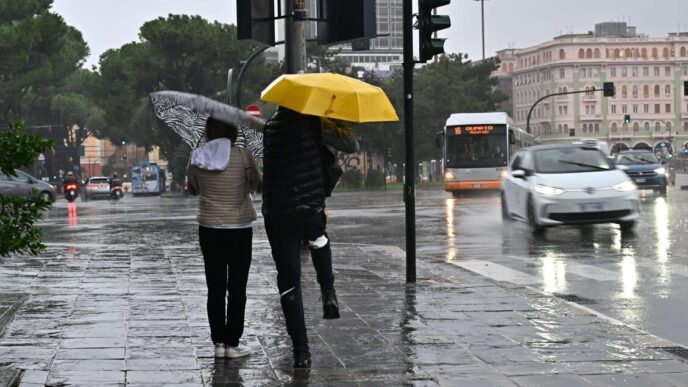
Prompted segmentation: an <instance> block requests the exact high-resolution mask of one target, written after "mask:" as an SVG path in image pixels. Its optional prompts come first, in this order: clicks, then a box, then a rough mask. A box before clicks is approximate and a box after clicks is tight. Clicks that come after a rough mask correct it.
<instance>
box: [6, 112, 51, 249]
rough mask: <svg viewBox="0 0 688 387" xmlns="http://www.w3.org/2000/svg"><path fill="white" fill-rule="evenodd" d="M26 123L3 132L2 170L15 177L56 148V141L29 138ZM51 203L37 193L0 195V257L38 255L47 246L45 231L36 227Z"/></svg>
mask: <svg viewBox="0 0 688 387" xmlns="http://www.w3.org/2000/svg"><path fill="white" fill-rule="evenodd" d="M24 133H25V128H24V124H23V123H19V124H17V125H11V126H10V128H9V129H8V130H6V131H4V132H2V133H0V170H2V172H3V173H6V174H8V175H13V176H16V172H15V170H16V169H17V168H20V167H29V166H31V165H33V163H34V161H35V160H36V155H37V154H38V153H40V152H44V151H45V150H46V149H48V148H51V147H52V146H53V141H51V140H48V139H45V138H42V137H40V136H28V135H26V134H24ZM48 207H50V202H48V201H45V200H43V199H42V198H41V197H40V196H39V195H38V193H37V192H36V191H35V190H34V193H33V195H32V196H30V197H29V198H20V197H5V196H3V195H0V256H7V255H9V254H13V253H14V254H22V253H31V254H38V253H39V252H41V251H42V250H43V249H44V248H45V246H44V245H43V244H42V243H41V237H42V231H41V230H40V229H39V228H36V227H34V226H33V224H34V223H35V222H36V221H38V220H40V219H41V218H42V216H43V211H44V210H45V209H47V208H48Z"/></svg>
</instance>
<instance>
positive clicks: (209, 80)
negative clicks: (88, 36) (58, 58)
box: [92, 15, 276, 181]
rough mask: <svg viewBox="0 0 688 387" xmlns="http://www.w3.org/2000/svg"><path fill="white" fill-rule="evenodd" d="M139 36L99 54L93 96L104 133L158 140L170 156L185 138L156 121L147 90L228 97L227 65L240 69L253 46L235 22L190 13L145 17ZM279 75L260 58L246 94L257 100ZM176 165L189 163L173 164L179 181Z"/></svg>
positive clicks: (247, 80) (150, 143)
mask: <svg viewBox="0 0 688 387" xmlns="http://www.w3.org/2000/svg"><path fill="white" fill-rule="evenodd" d="M139 37H140V39H139V41H137V42H133V43H129V44H126V45H124V46H122V47H120V48H118V49H112V50H109V51H106V52H105V53H104V54H103V55H102V56H101V57H100V66H99V70H98V72H99V76H100V79H99V82H98V84H97V85H96V86H95V87H94V88H93V89H92V95H93V97H94V98H95V100H96V102H97V104H98V105H100V106H101V107H103V109H104V111H105V120H106V121H107V126H106V127H105V128H103V132H102V134H103V135H104V136H106V137H109V138H111V139H117V138H120V137H127V138H129V139H131V140H132V141H133V142H135V143H137V144H139V145H142V146H145V147H147V148H150V147H152V146H153V145H158V146H160V149H161V152H162V153H163V155H164V156H165V157H166V158H168V160H169V159H170V158H172V157H173V156H174V155H175V154H177V153H178V152H179V144H180V143H181V140H180V139H179V138H178V136H176V135H174V134H173V133H171V131H170V130H168V129H166V128H164V124H162V123H160V122H157V121H156V119H155V117H154V115H153V111H152V107H151V106H150V101H149V97H148V95H149V93H151V92H153V91H159V90H176V91H184V92H189V93H195V94H201V95H204V96H207V97H210V98H213V99H216V100H219V101H227V90H226V87H225V85H226V81H227V70H228V69H229V68H235V69H238V68H240V65H241V61H242V60H244V59H246V58H247V57H248V56H249V55H250V53H251V51H252V50H253V49H254V46H252V45H251V44H249V43H246V42H240V41H238V40H237V39H236V27H235V26H233V25H227V24H221V23H217V22H214V23H210V22H208V21H207V20H205V19H203V18H201V17H199V16H187V15H169V16H168V17H166V18H158V19H155V20H152V21H149V22H146V23H145V24H144V25H143V26H142V27H141V29H140V33H139ZM275 75H276V69H271V68H270V67H269V66H267V65H266V64H265V60H264V56H262V55H261V56H259V57H258V58H256V60H254V61H253V62H252V64H251V68H250V69H249V71H247V73H246V74H245V79H244V81H243V86H244V90H243V92H242V95H243V96H244V98H243V99H244V100H245V101H247V102H254V101H256V100H257V98H258V96H259V94H260V91H261V90H262V89H263V88H264V87H265V86H267V84H268V83H269V82H270V81H271V80H272V79H273V78H274V76H275ZM176 165H185V163H174V165H171V168H172V172H173V175H174V176H175V178H176V179H178V181H179V178H181V177H182V176H183V173H182V172H183V171H182V170H181V169H180V168H179V167H178V166H176Z"/></svg>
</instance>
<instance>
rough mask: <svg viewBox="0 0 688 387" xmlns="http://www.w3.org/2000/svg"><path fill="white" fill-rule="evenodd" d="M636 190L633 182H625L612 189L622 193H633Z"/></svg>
mask: <svg viewBox="0 0 688 387" xmlns="http://www.w3.org/2000/svg"><path fill="white" fill-rule="evenodd" d="M636 188H637V187H636V186H635V184H633V182H632V181H624V182H623V183H619V184H617V185H615V186H612V189H615V190H617V191H621V192H628V191H633V190H634V189H636Z"/></svg>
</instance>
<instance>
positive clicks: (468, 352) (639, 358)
mask: <svg viewBox="0 0 688 387" xmlns="http://www.w3.org/2000/svg"><path fill="white" fill-rule="evenodd" d="M192 227H193V226H192V225H189V229H190V230H192V229H193V228H192ZM156 232H162V231H150V232H149V234H148V235H147V236H146V238H148V239H147V240H149V241H153V243H149V244H147V245H143V244H140V245H135V246H133V247H127V246H128V245H127V244H126V243H124V241H116V240H113V241H112V242H111V243H112V245H111V246H110V247H109V250H108V251H107V253H102V252H100V251H102V246H100V245H97V244H93V245H89V244H78V243H77V244H69V243H65V244H52V245H50V246H49V250H48V252H47V253H46V254H44V255H42V256H41V257H28V258H27V257H23V258H18V257H14V258H2V259H1V260H0V293H10V292H14V293H18V292H25V293H29V294H30V295H31V297H30V298H29V299H28V300H27V301H26V302H25V303H24V304H23V306H22V308H21V309H20V310H19V312H18V313H17V315H16V317H15V319H14V320H13V321H12V322H11V323H10V324H9V325H8V326H7V327H6V330H5V333H4V335H3V336H2V337H0V366H10V367H15V368H20V369H23V370H25V372H24V376H23V379H22V383H21V385H22V386H39V385H44V384H46V383H47V384H48V385H55V386H57V385H88V386H105V385H125V384H126V385H129V386H136V385H142V386H143V385H190V386H197V385H247V386H278V385H292V384H293V385H323V386H324V385H327V386H333V385H335V386H355V385H370V386H378V385H380V386H386V385H389V386H399V385H414V386H437V385H442V386H590V385H594V386H607V385H623V386H685V385H688V364H686V363H684V362H682V361H680V360H679V359H677V358H675V357H673V356H672V355H670V354H668V353H666V352H663V351H660V350H656V349H653V347H658V346H667V345H671V344H670V343H665V342H663V341H662V340H658V339H657V338H655V337H652V336H649V335H646V334H642V333H639V332H636V331H634V330H632V329H629V328H626V327H624V326H616V325H613V324H611V323H609V322H607V321H605V320H603V319H599V318H597V317H595V316H593V315H591V314H588V313H585V312H584V311H582V310H580V309H577V308H574V307H572V306H570V305H568V304H567V303H565V302H564V301H562V300H559V299H557V298H553V297H548V296H544V295H542V294H539V293H538V292H535V291H530V290H528V289H525V288H519V287H509V286H508V285H506V284H497V283H494V282H491V281H489V280H487V279H484V278H483V277H480V276H477V275H475V274H473V273H470V272H467V271H464V270H463V269H461V268H457V267H455V266H453V265H449V264H447V263H444V262H441V261H439V260H437V261H434V260H431V259H427V258H422V259H419V262H418V283H417V284H416V285H406V284H405V283H404V273H405V271H404V270H405V269H404V268H405V260H404V254H403V252H402V251H401V250H400V249H398V248H396V247H387V246H375V245H348V244H335V245H334V247H333V249H334V255H335V259H334V261H335V270H336V278H337V289H338V295H339V299H340V302H341V307H342V318H341V319H339V320H322V319H321V318H320V317H321V307H320V303H319V300H318V296H319V290H318V287H317V283H316V282H315V274H314V271H313V268H312V265H311V263H310V258H309V257H304V259H303V268H304V289H305V290H304V292H305V304H306V310H307V324H308V327H309V337H310V341H311V349H312V353H313V368H312V370H311V371H310V372H299V373H296V374H295V373H294V371H293V369H292V368H291V364H292V359H291V347H290V342H289V340H288V338H287V335H286V332H285V328H284V323H283V320H282V313H281V310H280V308H279V298H278V295H277V287H276V283H275V270H274V265H273V263H272V260H271V258H270V255H269V247H268V245H267V243H266V241H265V239H264V235H262V234H261V231H260V230H257V232H256V240H255V245H254V246H255V247H254V262H253V265H252V269H251V275H250V278H249V287H250V288H249V291H248V293H249V303H248V306H247V328H246V330H245V334H244V339H245V340H246V342H247V343H248V345H249V346H250V347H251V348H252V349H253V352H254V353H253V355H252V356H250V357H249V358H247V359H242V360H224V359H220V360H215V359H213V358H212V344H211V342H210V338H209V330H208V327H207V320H206V312H205V280H204V276H203V267H202V260H201V259H200V252H199V249H198V247H197V244H196V242H195V237H196V235H195V234H194V233H193V232H187V233H179V234H177V235H178V236H177V237H176V240H173V241H169V240H167V241H166V242H165V243H157V242H155V241H157V240H160V241H163V240H166V239H164V238H161V237H160V236H159V235H157V234H156ZM115 235H116V234H115ZM113 238H115V237H113ZM99 249H101V250H100V251H99ZM304 255H307V254H304Z"/></svg>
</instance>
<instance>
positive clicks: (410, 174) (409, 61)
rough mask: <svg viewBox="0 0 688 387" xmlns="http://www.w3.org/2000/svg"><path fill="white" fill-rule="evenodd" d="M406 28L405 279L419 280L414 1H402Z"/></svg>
mask: <svg viewBox="0 0 688 387" xmlns="http://www.w3.org/2000/svg"><path fill="white" fill-rule="evenodd" d="M403 1H404V2H403V21H404V24H403V28H404V135H405V140H406V147H405V148H406V158H405V163H406V168H405V178H404V203H405V204H406V282H412V283H413V282H416V194H415V173H414V169H415V163H416V162H415V159H414V155H413V68H414V66H415V62H414V60H413V4H412V2H411V0H403Z"/></svg>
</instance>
